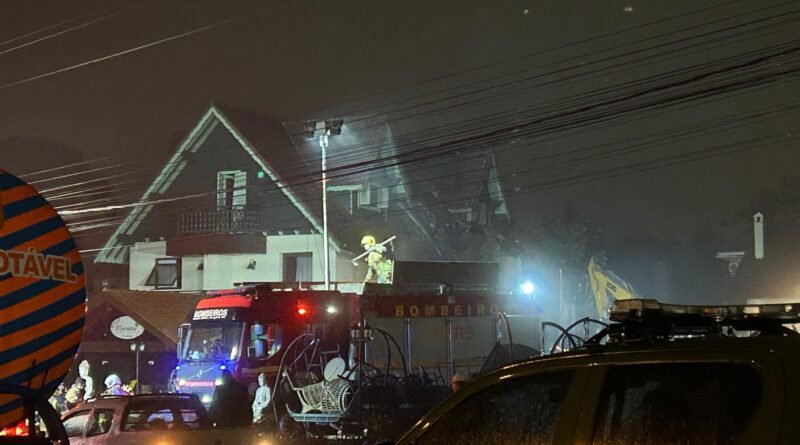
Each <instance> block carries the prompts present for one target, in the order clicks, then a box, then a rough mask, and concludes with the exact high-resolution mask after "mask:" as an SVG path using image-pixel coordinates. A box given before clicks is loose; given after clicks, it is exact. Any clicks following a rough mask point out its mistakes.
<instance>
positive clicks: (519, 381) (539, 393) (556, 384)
mask: <svg viewBox="0 0 800 445" xmlns="http://www.w3.org/2000/svg"><path fill="white" fill-rule="evenodd" d="M571 380H572V372H571V371H560V372H553V373H546V374H537V375H532V376H526V377H520V378H516V379H513V380H507V381H503V382H501V383H498V384H496V385H493V386H491V387H488V388H486V389H484V390H482V391H481V392H478V393H476V394H474V395H472V396H471V397H469V398H468V399H466V400H464V401H463V402H461V403H460V404H459V405H457V406H456V407H455V408H453V409H452V410H451V411H450V412H448V413H447V414H446V415H445V416H444V417H442V418H441V419H439V420H438V421H437V423H436V424H434V425H433V426H432V427H431V428H430V429H429V430H428V431H426V432H425V433H424V434H423V435H422V436H421V437H420V438H419V440H417V443H418V444H420V445H440V444H441V445H445V444H455V443H457V444H459V445H483V444H545V443H547V444H549V443H550V442H551V441H552V439H553V433H554V432H555V426H556V423H557V421H558V413H559V410H560V409H561V404H562V403H563V401H564V398H565V396H566V394H567V389H568V388H569V383H570V381H571Z"/></svg>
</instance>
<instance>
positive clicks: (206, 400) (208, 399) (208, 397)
mask: <svg viewBox="0 0 800 445" xmlns="http://www.w3.org/2000/svg"><path fill="white" fill-rule="evenodd" d="M200 401H201V402H203V403H211V395H209V394H203V397H201V398H200Z"/></svg>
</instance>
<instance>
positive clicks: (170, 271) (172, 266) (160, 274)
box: [145, 258, 181, 289]
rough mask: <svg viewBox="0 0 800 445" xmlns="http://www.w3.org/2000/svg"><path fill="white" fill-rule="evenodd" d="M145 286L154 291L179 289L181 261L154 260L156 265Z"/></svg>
mask: <svg viewBox="0 0 800 445" xmlns="http://www.w3.org/2000/svg"><path fill="white" fill-rule="evenodd" d="M145 285H146V286H154V287H155V288H156V289H180V288H181V259H180V258H156V264H155V266H153V270H152V271H150V275H149V276H148V277H147V281H146V282H145Z"/></svg>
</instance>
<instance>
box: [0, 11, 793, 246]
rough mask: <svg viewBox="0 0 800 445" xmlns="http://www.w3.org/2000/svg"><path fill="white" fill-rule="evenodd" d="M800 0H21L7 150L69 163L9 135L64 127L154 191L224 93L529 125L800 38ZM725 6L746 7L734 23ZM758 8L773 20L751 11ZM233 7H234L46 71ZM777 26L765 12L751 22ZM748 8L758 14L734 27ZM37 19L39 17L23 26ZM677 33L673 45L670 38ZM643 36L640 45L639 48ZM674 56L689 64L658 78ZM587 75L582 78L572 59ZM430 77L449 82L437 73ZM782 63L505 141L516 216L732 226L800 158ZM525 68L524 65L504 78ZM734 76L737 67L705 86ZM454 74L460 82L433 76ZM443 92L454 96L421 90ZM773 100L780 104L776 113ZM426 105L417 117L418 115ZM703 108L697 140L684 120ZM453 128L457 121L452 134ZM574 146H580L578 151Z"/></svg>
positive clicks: (0, 118) (14, 33)
mask: <svg viewBox="0 0 800 445" xmlns="http://www.w3.org/2000/svg"><path fill="white" fill-rule="evenodd" d="M769 7H771V9H770V8H769ZM795 8H796V6H793V5H792V3H791V2H784V3H781V2H757V1H727V2H725V1H719V2H695V1H682V0H681V1H670V2H661V1H650V2H646V1H617V0H610V1H605V0H603V1H549V2H533V1H503V2H495V1H475V0H472V1H433V2H414V3H412V2H396V1H392V2H390V1H378V2H330V1H304V2H276V1H273V2H267V1H250V2H247V1H224V2H223V1H216V2H212V1H191V2H190V1H169V2H164V1H152V2H135V3H134V2H121V1H83V0H81V1H69V2H64V1H26V2H13V4H12V2H4V3H3V4H2V6H0V42H5V43H2V44H0V104H2V106H0V166H8V165H10V166H12V167H5V168H14V166H19V167H17V168H19V169H21V170H22V169H24V170H25V171H18V172H14V173H18V174H24V173H26V172H28V171H29V170H28V169H29V168H33V167H32V165H39V163H41V165H42V167H43V168H44V167H50V166H52V165H50V164H52V162H53V161H52V160H54V159H57V158H58V157H57V156H55V154H54V155H53V156H45V157H43V158H41V159H31V157H29V156H31V155H30V153H32V151H31V152H29V151H25V152H20V151H15V150H12V149H9V148H8V147H11V146H12V145H9V144H6V145H5V146H4V145H2V144H1V142H2V141H3V140H6V141H8V140H9V139H8V138H20V137H23V138H31V137H33V138H43V139H46V140H49V141H50V142H52V144H54V145H48V144H44V145H47V146H48V147H52V150H53V151H54V153H55V151H65V150H66V148H65V146H67V147H71V148H72V149H74V150H76V151H77V152H79V153H80V155H82V157H83V159H86V160H89V159H95V158H101V157H110V160H109V161H108V162H109V163H116V162H126V161H130V162H132V164H131V165H130V166H129V167H126V168H130V169H131V170H132V171H133V174H134V175H135V176H141V177H142V178H143V182H142V183H140V184H133V185H131V186H130V187H129V189H127V190H125V191H126V192H130V193H131V194H132V195H138V194H139V193H141V191H142V187H144V186H145V185H146V184H147V183H148V182H149V181H150V180H152V178H154V176H155V173H156V169H158V168H159V167H160V166H161V165H162V164H163V163H164V162H165V160H166V158H167V157H168V156H169V155H170V154H171V152H172V151H173V150H174V148H175V144H176V143H177V141H179V138H180V136H181V135H182V134H183V132H185V131H187V130H188V129H189V128H191V127H192V125H194V123H195V122H196V120H197V119H198V118H199V117H200V115H201V113H202V112H203V111H204V110H205V109H206V108H207V106H208V105H209V103H211V102H212V101H214V102H221V103H225V104H230V105H233V106H236V107H239V108H243V109H248V110H253V111H258V112H262V113H265V114H268V115H271V116H274V117H276V118H279V119H286V120H297V119H307V118H313V117H318V116H336V115H369V114H380V113H386V112H387V111H388V112H390V117H389V120H390V122H395V121H396V128H398V129H405V130H404V131H408V132H414V131H417V130H418V129H420V128H427V127H429V126H435V125H441V124H448V123H451V124H452V123H455V124H458V123H459V122H463V121H464V120H465V119H467V118H477V119H478V122H481V121H480V119H481V117H482V116H489V115H491V114H493V113H503V116H504V119H503V120H502V121H499V122H497V123H496V124H493V123H491V122H490V121H488V120H487V121H485V122H488V124H487V125H494V127H490V129H491V128H513V125H515V123H519V122H526V120H525V119H527V118H530V117H531V116H533V117H534V118H538V117H542V116H550V117H552V116H553V113H558V112H559V110H562V111H563V110H567V109H570V106H578V107H580V106H590V105H591V104H593V103H596V102H597V101H598V100H599V99H597V98H595V97H594V96H592V93H593V92H596V91H599V90H600V89H608V90H605V91H606V93H605V94H606V96H604V97H606V98H611V99H612V100H613V99H619V97H620V95H621V94H622V92H624V91H628V90H625V89H624V88H623V86H624V85H628V83H629V82H636V81H642V82H645V81H647V82H656V83H657V82H662V83H663V82H670V81H676V80H680V79H683V78H684V77H685V76H690V75H691V74H692V73H695V72H699V71H693V70H694V68H693V67H696V66H700V65H702V64H704V63H709V62H711V61H713V60H716V59H722V58H724V57H728V58H730V63H733V64H735V63H739V62H746V61H748V60H751V59H753V58H756V57H759V56H761V55H763V54H764V53H763V52H764V51H771V50H774V49H776V48H780V47H781V45H783V46H788V45H791V44H792V43H796V42H797V41H798V40H800V39H798V34H799V32H798V28H797V23H798V21H797V19H798V18H799V16H798V14H797V12H795ZM701 10H702V11H701ZM695 11H701V12H695ZM726 17H731V20H730V21H729V22H722V21H720V20H721V19H723V18H726ZM756 19H759V20H762V21H761V22H758V23H753V24H752V25H746V24H747V23H748V22H752V21H755V20H756ZM222 21H227V22H226V23H224V24H219V25H217V26H216V27H213V26H212V27H210V28H209V29H206V30H204V31H200V32H197V33H194V34H191V35H187V36H185V37H182V38H174V39H172V40H168V41H165V42H164V43H162V44H158V45H154V46H151V47H147V48H143V49H141V50H138V51H134V52H131V53H128V54H124V55H121V56H119V57H114V58H110V59H108V60H104V61H99V62H97V63H91V64H88V65H86V66H83V67H79V68H76V69H73V70H68V71H64V72H61V73H58V74H54V75H52V76H45V77H42V78H39V79H36V80H30V79H32V78H34V77H37V76H41V75H44V74H47V73H52V72H55V71H58V70H61V69H64V68H68V67H74V66H76V65H78V64H82V63H84V62H87V61H92V60H96V59H98V58H101V57H105V56H109V55H112V54H117V53H119V52H122V51H126V50H130V49H132V48H136V47H139V46H142V45H148V44H151V43H153V42H156V41H159V40H161V39H168V38H170V37H173V36H177V35H180V34H182V33H187V32H190V31H193V30H197V29H198V28H201V27H206V26H211V25H215V24H218V23H219V22H222ZM714 21H720V22H719V23H717V24H712V23H714ZM792 21H793V23H794V24H792ZM759 24H760V25H763V26H765V28H763V29H761V30H760V31H759V30H754V29H751V28H750V27H748V26H752V27H756V26H759ZM731 25H739V26H736V27H732V28H731V29H730V30H728V31H723V30H722V28H725V27H726V26H731ZM47 27H51V28H49V29H47V30H43V29H44V28H47ZM73 28H74V29H73ZM35 31H40V32H39V33H37V34H35V35H31V36H28V37H23V36H25V35H28V34H30V33H33V32H35ZM712 31H716V33H711V34H709V35H708V36H707V37H698V35H700V34H702V33H704V32H712ZM59 33H60V34H59ZM56 34H58V35H56ZM689 36H694V39H693V40H686V43H687V44H690V46H686V47H681V48H678V47H671V46H665V45H666V44H667V43H668V42H675V41H680V39H688V37H689ZM37 40H39V41H37ZM573 42H580V43H576V44H571V43H573ZM659 45H660V46H659ZM661 49H663V50H672V52H671V53H668V54H664V55H657V54H656V53H657V52H658V51H659V50H661ZM546 50H550V51H546ZM630 51H639V52H638V53H636V54H631V55H628V56H625V55H624V53H626V52H630ZM612 56H613V58H612V59H609V60H608V61H606V62H602V63H599V62H597V61H598V60H600V59H603V58H605V57H612ZM487 65H488V66H487ZM582 65H583V66H584V67H583V68H581V66H582ZM797 66H798V61H797V55H796V54H790V55H787V56H785V57H782V58H774V59H770V61H769V62H768V63H765V64H763V65H762V66H760V67H756V68H752V67H751V68H748V69H740V70H735V71H731V72H725V73H724V74H722V75H721V76H720V77H721V79H724V80H725V81H733V80H736V79H740V78H742V77H746V75H748V73H756V74H758V73H761V72H769V73H773V72H774V71H775V70H777V69H779V68H780V67H784V68H787V69H789V68H796V67H797ZM481 67H483V68H481ZM720 67H721V65H718V66H716V68H720ZM709 69H710V68H709ZM559 70H560V71H559ZM672 70H682V71H681V73H678V74H674V75H672V76H671V77H669V76H668V77H664V78H663V79H659V78H658V76H667V75H668V73H670V72H672ZM758 70H761V71H758ZM576 74H582V75H583V77H578V78H575V79H572V78H571V77H570V76H574V75H576ZM537 76H539V77H537ZM680 76H684V77H680ZM431 79H438V80H434V81H431V82H426V81H430V80H431ZM772 79H773V81H772V83H769V84H767V83H766V82H764V84H763V86H760V87H751V88H750V89H746V90H743V91H737V92H730V93H725V92H721V93H718V94H716V95H715V96H713V97H711V98H706V99H702V100H700V99H695V100H693V101H692V100H689V101H687V102H682V103H680V104H676V105H673V106H671V107H669V106H663V107H653V108H648V109H647V110H644V111H638V110H637V109H636V107H634V108H633V109H632V110H631V111H629V112H627V114H624V115H620V116H619V117H618V118H612V119H610V120H607V121H599V120H598V121H591V122H590V124H587V125H584V126H578V127H573V128H569V129H567V128H565V127H559V126H558V125H556V126H555V127H554V128H552V129H550V130H548V131H546V132H542V133H539V134H537V135H536V136H535V137H533V139H530V140H522V141H520V142H516V143H517V144H519V145H517V146H513V145H514V144H511V143H509V142H508V141H502V142H498V141H496V140H494V139H493V141H494V142H497V146H493V147H492V148H493V149H494V150H496V152H497V155H498V160H499V162H500V163H501V166H500V169H501V173H502V174H503V175H504V180H503V185H504V187H506V188H508V189H509V190H511V191H512V192H511V193H509V195H510V197H509V199H511V200H512V203H513V207H512V210H513V211H514V212H515V213H514V214H512V217H513V218H515V219H516V220H517V221H518V222H519V221H521V220H523V221H524V220H532V221H533V220H536V219H538V218H541V217H542V216H543V215H547V214H551V213H553V212H558V211H560V209H561V208H562V206H563V205H564V203H565V202H567V201H569V202H572V203H573V204H574V205H575V207H576V208H577V209H578V212H579V213H580V214H581V215H582V216H584V217H586V218H589V219H591V220H593V221H596V222H598V223H599V224H601V226H602V227H603V228H604V229H605V230H606V232H608V233H610V234H611V235H612V237H624V236H626V235H628V234H630V233H632V232H637V231H642V232H649V233H653V234H655V235H656V236H663V237H665V238H689V237H690V236H692V235H693V234H694V233H695V232H696V231H697V230H698V229H699V228H701V227H706V226H712V227H713V226H714V225H715V224H717V223H718V222H719V221H720V220H722V219H724V218H727V217H730V216H731V215H732V214H734V213H736V212H737V211H740V210H742V209H746V208H748V207H749V205H750V201H751V200H752V198H753V196H754V195H755V194H756V193H758V192H759V191H761V190H763V189H765V188H769V187H772V186H774V185H775V184H776V183H777V180H778V179H779V178H780V177H781V176H785V175H791V174H793V173H795V172H796V168H797V167H796V166H797V161H798V160H800V152H799V151H798V144H797V141H796V140H795V139H794V135H791V134H789V133H792V132H795V133H796V132H797V130H800V128H798V126H799V125H798V122H800V120H798V114H797V113H798V110H797V109H794V108H792V107H796V106H797V103H796V102H797V101H798V99H800V94H798V93H800V89H798V82H797V74H796V73H794V74H793V75H787V76H780V77H777V78H775V77H773V78H772ZM28 80H30V81H28ZM507 80H512V81H514V82H513V83H512V84H511V85H509V86H502V85H500V84H501V83H502V82H503V81H507ZM19 82H22V83H19ZM715 82H717V83H719V82H721V80H719V79H716V78H715V79H710V80H708V81H707V83H705V84H704V85H711V86H713V85H716V84H715ZM470 85H472V86H470ZM648 85H654V83H651V84H648ZM756 85H758V84H757V83H756ZM406 86H410V87H407V88H401V87H406ZM487 86H488V87H492V88H489V89H488V90H486V91H484V92H480V93H478V92H476V93H474V94H473V95H471V96H470V95H466V96H464V97H465V98H466V100H467V101H466V103H465V104H464V103H461V102H458V100H456V102H455V103H461V105H458V106H454V107H452V108H450V109H449V110H446V111H440V110H439V105H442V104H449V103H450V102H447V100H453V99H452V98H448V97H447V96H448V95H455V94H459V93H468V92H471V91H474V89H475V88H478V87H487ZM615 86H620V88H619V89H618V90H615V89H614V87H615ZM631 88H634V87H633V86H631ZM680 88H688V87H680ZM440 90H444V91H447V92H446V93H439V95H438V96H437V95H435V94H433V92H435V91H440ZM687 91H688V90H687ZM661 93H663V92H659V93H658V94H661ZM568 98H569V100H571V101H572V102H566V101H567V99H568ZM430 99H437V100H439V102H435V103H433V104H429V105H422V103H423V102H426V101H429V100H430ZM646 99H647V98H646V97H645V98H642V99H636V100H646ZM403 100H405V101H406V102H402V104H403V105H404V106H406V107H407V108H406V109H405V110H404V111H403V110H398V108H400V106H399V105H397V101H403ZM636 100H633V102H631V103H634V105H635V101H636ZM545 104H550V108H548V109H547V111H541V112H537V113H534V114H533V115H531V114H530V113H531V111H530V110H531V109H532V108H535V107H537V106H544V105H545ZM569 104H572V105H569ZM568 105H569V106H568ZM409 107H416V108H409ZM781 107H784V108H785V109H781ZM766 109H771V111H770V112H768V113H766V112H765V114H759V113H760V111H759V110H766ZM515 110H516V111H518V112H519V113H520V114H519V116H516V115H514V114H513V113H514V112H515ZM601 111H602V110H601ZM525 113H529V114H525ZM601 114H602V113H601ZM408 116H413V117H411V118H408V119H404V117H408ZM749 116H752V117H749ZM726 119H734V122H729V121H726ZM563 120H564V118H563V117H562V118H559V119H557V120H552V119H551V121H549V122H554V123H561V122H562V121H563ZM720 122H727V124H728V127H725V126H723V125H721V124H720V125H717V124H718V123H720ZM475 125H481V124H480V123H479V124H475ZM703 125H706V126H707V127H706V128H705V129H703V128H700V129H699V130H696V132H694V133H692V134H691V135H689V136H685V137H683V139H682V138H681V137H678V136H676V135H671V136H670V134H671V133H670V132H680V131H682V130H685V129H688V128H694V127H693V126H700V127H703ZM714 129H716V130H717V131H713V130H714ZM398 131H400V130H398ZM447 131H448V130H440V133H441V134H442V136H443V137H446V136H447V135H448V133H447ZM780 134H783V136H784V139H780V137H779V136H776V135H780ZM666 136H669V137H672V138H673V139H666V141H665V142H663V143H661V144H660V145H658V144H650V145H651V148H650V149H645V150H640V151H634V152H630V153H627V154H622V155H620V156H619V157H612V158H607V159H600V160H596V161H595V160H591V161H589V162H582V163H578V162H574V158H558V157H554V158H549V159H544V158H546V155H547V154H557V153H559V152H561V151H568V150H580V149H587V150H589V149H593V150H596V151H595V153H597V152H598V151H601V150H607V149H609V147H619V146H621V145H624V143H625V141H631V140H638V141H642V140H645V141H646V140H647V139H646V138H648V137H654V138H657V137H661V138H664V137H666ZM769 137H772V139H769V141H771V145H768V146H760V147H758V148H754V149H751V150H746V151H739V152H737V153H734V154H730V153H727V154H725V155H722V156H718V157H713V158H709V159H704V160H699V161H696V162H690V163H679V164H677V165H673V166H669V167H664V168H660V169H655V170H644V169H642V168H639V167H634V166H635V165H638V163H641V162H652V161H654V160H657V159H663V158H665V157H668V156H672V155H679V154H681V153H685V152H691V151H697V150H704V149H708V148H710V147H717V146H720V145H724V144H733V145H734V146H737V145H736V144H741V143H742V141H747V140H755V141H761V139H759V138H769ZM642 138H645V139H642ZM776 138H777V139H776ZM58 144H61V145H58ZM603 144H605V145H603ZM48 159H49V160H51V161H50V162H48ZM565 159H566V160H569V159H573V162H567V163H566V164H565V165H562V166H560V167H559V165H558V163H559V162H562V163H563V161H564V160H565ZM625 165H631V166H632V167H630V168H628V169H624V170H627V172H625V173H630V174H623V175H621V176H617V177H614V178H608V179H599V180H593V181H591V182H587V183H584V184H579V185H563V184H561V186H558V185H559V181H561V180H563V179H564V178H569V177H573V176H574V177H576V178H579V179H580V178H586V177H587V176H586V175H587V174H590V173H591V172H593V171H596V170H603V169H607V168H613V167H620V166H625ZM530 170H533V171H530ZM12 172H13V171H12ZM553 186H557V187H555V188H551V187H553ZM767 218H769V215H767Z"/></svg>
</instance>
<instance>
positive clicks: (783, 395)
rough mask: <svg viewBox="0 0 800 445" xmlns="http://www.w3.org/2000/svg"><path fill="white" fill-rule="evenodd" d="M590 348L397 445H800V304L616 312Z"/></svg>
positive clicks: (490, 389) (521, 365)
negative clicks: (795, 327)
mask: <svg viewBox="0 0 800 445" xmlns="http://www.w3.org/2000/svg"><path fill="white" fill-rule="evenodd" d="M611 319H612V321H613V323H612V324H610V325H609V326H608V327H607V328H606V329H605V330H604V331H603V332H601V333H600V334H598V335H597V336H595V337H594V338H592V339H590V340H588V341H587V342H586V344H584V345H583V346H582V347H580V348H577V349H575V350H572V351H568V352H565V353H559V354H553V355H550V356H545V357H541V358H535V359H529V360H526V361H522V362H518V363H515V364H511V365H509V366H506V367H504V368H501V369H499V370H497V371H494V372H492V373H490V374H488V375H486V376H483V377H482V378H479V379H477V380H476V381H474V382H473V383H471V384H469V385H467V386H466V387H465V388H464V389H461V390H459V391H457V392H456V393H455V394H454V395H453V396H452V397H450V398H449V399H448V400H446V401H445V402H444V403H443V404H442V405H440V406H439V407H438V408H436V409H434V410H433V411H432V412H430V413H429V414H428V415H426V416H425V417H423V418H422V419H421V420H420V421H419V422H418V423H417V424H416V425H415V426H414V427H413V428H412V429H411V430H410V431H409V432H407V433H406V434H405V435H404V436H403V437H402V438H401V439H400V440H399V441H397V442H396V443H397V444H398V445H401V444H402V445H407V444H415V445H433V444H454V443H457V444H460V445H469V444H488V445H495V444H523V443H524V444H551V443H552V444H637V445H639V444H642V445H646V444H679V443H680V444H704V445H705V444H796V443H798V437H800V422H798V421H797V417H798V414H800V335H798V334H797V332H796V331H794V330H793V329H790V328H788V327H787V324H790V323H797V322H798V321H800V304H779V305H777V304H772V305H761V306H713V307H711V306H709V307H702V306H678V305H665V304H659V303H658V302H657V301H655V300H626V301H620V302H617V303H616V304H615V305H614V307H613V308H612V310H611Z"/></svg>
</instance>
